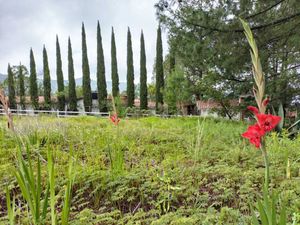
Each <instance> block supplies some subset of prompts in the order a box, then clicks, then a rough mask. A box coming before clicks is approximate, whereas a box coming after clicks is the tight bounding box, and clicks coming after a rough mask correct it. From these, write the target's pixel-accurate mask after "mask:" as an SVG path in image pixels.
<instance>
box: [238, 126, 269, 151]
mask: <svg viewBox="0 0 300 225" xmlns="http://www.w3.org/2000/svg"><path fill="white" fill-rule="evenodd" d="M264 134H265V132H264V130H262V129H261V127H260V126H259V125H258V124H254V125H252V126H249V127H248V130H247V131H246V132H245V133H243V134H242V136H243V137H244V138H247V139H249V141H250V143H251V144H253V145H255V147H256V148H260V146H261V137H262V136H264Z"/></svg>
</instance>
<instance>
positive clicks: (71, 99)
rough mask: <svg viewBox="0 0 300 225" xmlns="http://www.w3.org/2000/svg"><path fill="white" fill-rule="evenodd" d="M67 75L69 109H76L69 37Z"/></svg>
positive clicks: (69, 40)
mask: <svg viewBox="0 0 300 225" xmlns="http://www.w3.org/2000/svg"><path fill="white" fill-rule="evenodd" d="M68 77H69V109H70V110H71V111H77V96H76V83H75V78H74V63H73V56H72V45H71V39H70V37H69V39H68Z"/></svg>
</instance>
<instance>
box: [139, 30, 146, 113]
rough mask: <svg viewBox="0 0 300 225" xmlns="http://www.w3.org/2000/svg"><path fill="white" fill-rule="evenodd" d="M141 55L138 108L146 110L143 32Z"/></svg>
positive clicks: (142, 35) (142, 36)
mask: <svg viewBox="0 0 300 225" xmlns="http://www.w3.org/2000/svg"><path fill="white" fill-rule="evenodd" d="M140 53H141V55H140V108H141V109H147V108H148V98H147V97H148V91H147V68H146V54H145V41H144V34H143V31H142V32H141V52H140Z"/></svg>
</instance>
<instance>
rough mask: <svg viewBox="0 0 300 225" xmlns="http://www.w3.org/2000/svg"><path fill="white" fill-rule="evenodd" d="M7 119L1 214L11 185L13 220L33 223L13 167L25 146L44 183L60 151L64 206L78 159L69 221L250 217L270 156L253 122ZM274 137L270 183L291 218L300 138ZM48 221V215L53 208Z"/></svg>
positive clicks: (299, 186) (299, 183) (0, 166)
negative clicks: (257, 143)
mask: <svg viewBox="0 0 300 225" xmlns="http://www.w3.org/2000/svg"><path fill="white" fill-rule="evenodd" d="M5 125H6V122H5V121H4V120H3V119H2V120H1V122H0V127H1V129H0V140H1V142H0V217H1V219H0V221H1V222H0V223H1V224H8V220H7V207H6V200H5V199H6V197H5V196H6V195H5V188H6V187H7V186H8V187H9V189H10V195H11V198H12V199H13V196H15V197H16V204H17V206H16V213H17V219H16V220H17V222H18V223H17V222H16V224H32V223H31V222H29V221H30V217H31V214H30V212H28V211H30V210H29V209H28V207H27V206H26V203H25V201H24V199H23V198H22V196H21V194H20V193H21V192H20V189H19V186H18V184H17V182H16V179H15V177H14V175H13V172H14V171H15V170H16V168H17V167H18V163H17V161H18V160H17V159H18V157H17V153H18V151H20V149H21V150H22V154H23V156H24V158H25V161H26V159H27V158H29V157H30V158H31V161H32V162H33V168H35V170H36V167H37V166H36V162H37V159H38V158H39V159H40V161H41V168H42V174H43V176H42V181H41V182H42V186H43V189H45V187H46V184H47V179H48V178H47V177H48V173H47V151H51V152H52V153H53V155H54V162H55V173H56V174H55V180H56V186H55V192H56V196H57V204H56V209H57V211H58V214H59V213H60V212H61V209H62V201H63V200H62V199H63V196H64V191H65V185H66V180H67V170H68V162H69V159H70V157H72V159H73V160H74V161H75V163H74V168H73V174H75V180H74V185H73V188H72V200H71V212H70V220H69V221H70V222H69V224H72V225H77V224H78V225H79V224H82V225H85V224H178V225H181V224H187V225H190V224H250V222H249V221H250V216H251V213H250V207H249V205H250V204H251V203H252V202H254V201H255V200H256V198H257V197H258V196H260V195H261V190H262V184H263V179H264V163H263V158H262V157H261V152H260V151H258V150H256V149H255V148H254V147H252V146H250V144H249V143H248V141H247V140H245V139H243V138H242V137H241V133H243V132H244V131H245V130H246V127H247V124H242V123H240V122H233V121H226V120H221V119H210V118H206V119H203V118H200V119H199V118H174V119H161V118H141V119H124V120H122V121H121V122H120V124H119V126H115V125H113V124H112V123H111V122H110V121H109V120H108V119H99V118H94V117H79V118H68V119H66V118H61V119H57V118H51V117H22V118H16V119H15V126H16V130H17V135H13V134H11V133H10V132H8V131H7V130H6V129H5ZM25 146H28V151H29V155H28V154H26V148H25ZM267 146H268V152H269V157H270V163H271V166H270V171H271V180H272V183H271V186H272V187H273V189H274V190H278V192H279V193H280V196H281V199H283V201H284V204H285V205H286V208H287V215H288V218H289V221H290V222H292V220H293V218H294V221H296V220H297V219H296V217H300V214H299V211H300V174H299V173H300V138H298V139H297V140H289V139H288V138H286V137H278V135H277V134H276V133H271V134H270V135H269V136H268V138H267ZM70 149H73V150H72V151H73V154H72V156H70V153H69V152H70ZM288 159H289V162H290V163H289V165H290V166H288V167H287V162H288ZM287 172H288V173H289V172H290V174H291V178H290V179H287ZM297 213H298V214H297ZM47 221H49V223H46V224H50V221H51V219H50V208H48V213H47ZM297 222H298V223H296V224H299V223H300V220H299V221H297Z"/></svg>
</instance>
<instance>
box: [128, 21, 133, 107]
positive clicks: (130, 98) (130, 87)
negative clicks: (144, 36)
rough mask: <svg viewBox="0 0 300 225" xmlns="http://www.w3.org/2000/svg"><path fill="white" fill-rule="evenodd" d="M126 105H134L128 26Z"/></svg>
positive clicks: (130, 44) (131, 57)
mask: <svg viewBox="0 0 300 225" xmlns="http://www.w3.org/2000/svg"><path fill="white" fill-rule="evenodd" d="M127 106H128V107H133V106H134V69H133V56H132V43H131V33H130V29H129V27H128V31H127Z"/></svg>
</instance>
